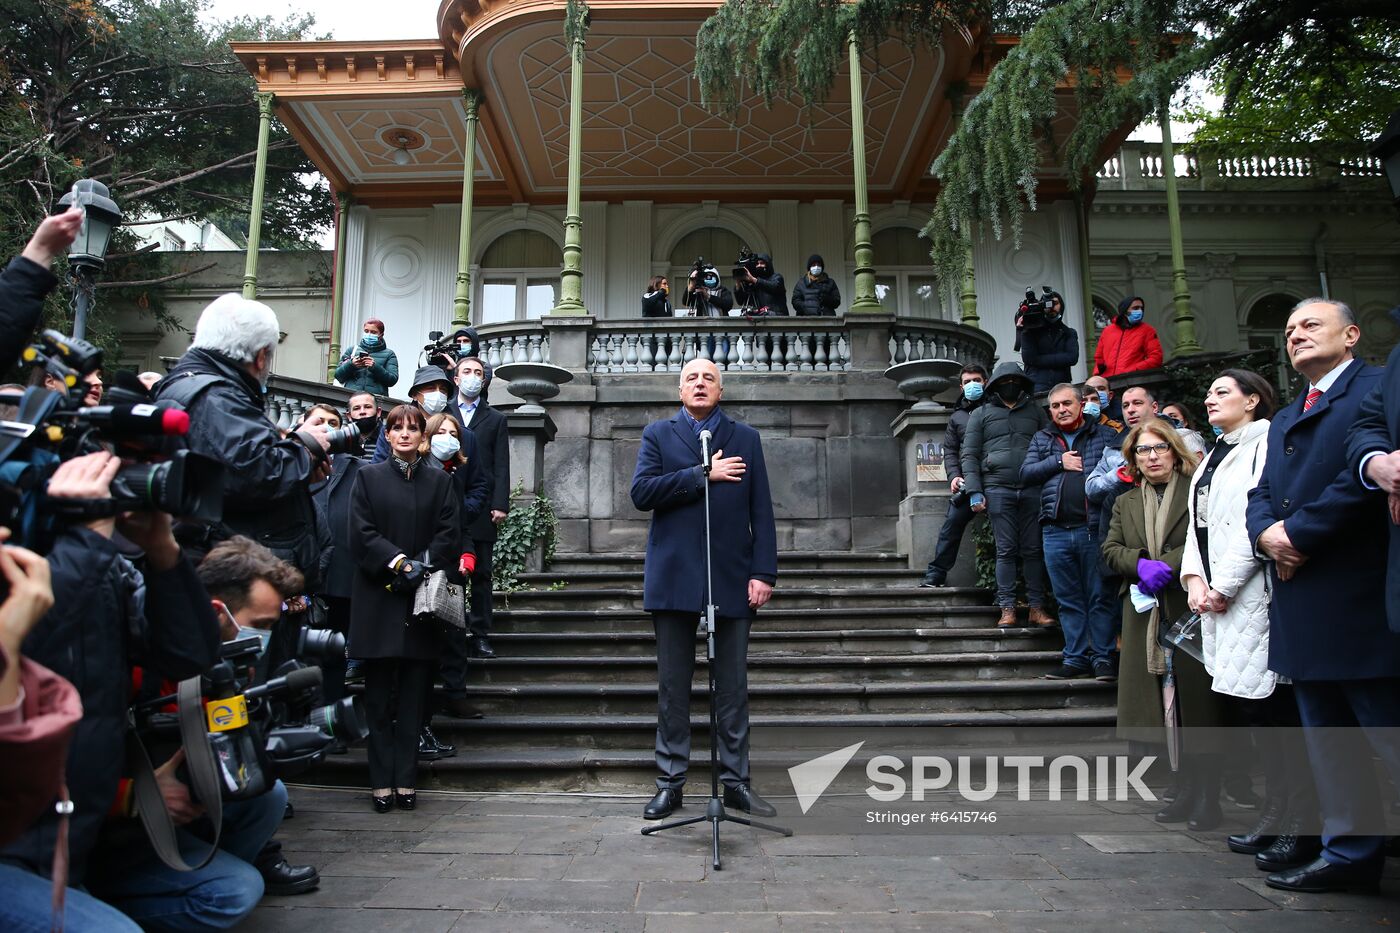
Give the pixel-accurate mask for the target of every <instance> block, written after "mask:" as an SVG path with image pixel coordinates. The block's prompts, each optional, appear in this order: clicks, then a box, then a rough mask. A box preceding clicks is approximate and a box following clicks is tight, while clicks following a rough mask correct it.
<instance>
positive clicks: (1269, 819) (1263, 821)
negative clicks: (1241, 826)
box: [1225, 797, 1288, 855]
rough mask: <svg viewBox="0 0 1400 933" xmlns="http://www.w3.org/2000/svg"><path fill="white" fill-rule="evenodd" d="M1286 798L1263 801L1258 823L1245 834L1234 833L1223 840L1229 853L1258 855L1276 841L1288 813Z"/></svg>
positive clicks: (1272, 798)
mask: <svg viewBox="0 0 1400 933" xmlns="http://www.w3.org/2000/svg"><path fill="white" fill-rule="evenodd" d="M1287 800H1288V798H1287V797H1269V798H1268V799H1266V800H1265V801H1264V809H1263V810H1261V811H1260V813H1259V822H1257V823H1255V824H1254V828H1253V829H1251V830H1250V831H1249V832H1247V833H1236V834H1235V835H1233V836H1231V837H1229V838H1228V839H1227V840H1225V843H1226V845H1228V846H1229V847H1230V851H1231V852H1238V853H1240V854H1241V855H1258V854H1259V853H1260V852H1263V851H1264V850H1265V849H1267V848H1268V847H1269V846H1271V845H1273V844H1274V842H1275V841H1277V839H1278V834H1279V831H1280V830H1281V829H1282V828H1283V818H1284V814H1286V813H1287V812H1288V805H1287Z"/></svg>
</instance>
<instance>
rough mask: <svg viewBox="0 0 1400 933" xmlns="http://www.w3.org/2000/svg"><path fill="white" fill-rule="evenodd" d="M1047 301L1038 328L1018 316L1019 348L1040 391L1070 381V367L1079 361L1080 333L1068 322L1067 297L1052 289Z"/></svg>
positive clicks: (1033, 381) (1023, 360) (1028, 373)
mask: <svg viewBox="0 0 1400 933" xmlns="http://www.w3.org/2000/svg"><path fill="white" fill-rule="evenodd" d="M1047 304H1048V307H1047V308H1046V310H1045V322H1044V323H1043V324H1041V325H1040V326H1038V327H1031V326H1028V325H1027V323H1026V317H1025V315H1024V314H1019V313H1018V314H1017V315H1016V349H1017V350H1020V351H1021V361H1022V362H1023V363H1025V364H1026V375H1027V376H1028V377H1029V378H1030V380H1031V383H1032V384H1034V386H1035V391H1036V392H1037V393H1040V392H1048V391H1049V390H1050V387H1051V386H1054V385H1059V384H1060V383H1062V382H1069V381H1070V369H1071V367H1073V366H1074V364H1075V363H1078V362H1079V334H1078V333H1077V332H1076V331H1075V330H1074V328H1072V327H1070V326H1069V325H1068V324H1066V323H1065V321H1064V313H1065V303H1064V299H1062V298H1061V297H1060V296H1059V294H1058V293H1055V292H1051V293H1050V295H1049V296H1048V298H1047Z"/></svg>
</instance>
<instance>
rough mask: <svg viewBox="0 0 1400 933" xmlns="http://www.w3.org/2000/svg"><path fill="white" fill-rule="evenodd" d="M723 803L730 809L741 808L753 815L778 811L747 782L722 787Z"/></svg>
mask: <svg viewBox="0 0 1400 933" xmlns="http://www.w3.org/2000/svg"><path fill="white" fill-rule="evenodd" d="M724 805H725V806H726V807H728V808H729V809H731V810H743V811H744V812H745V813H752V814H753V815H754V816H777V815H778V811H777V809H775V808H774V806H773V805H772V804H771V803H769V802H768V801H766V800H764V799H763V798H762V797H760V796H758V794H756V793H754V789H753V788H752V787H750V786H749V785H747V784H735V785H734V786H733V787H725V788H724Z"/></svg>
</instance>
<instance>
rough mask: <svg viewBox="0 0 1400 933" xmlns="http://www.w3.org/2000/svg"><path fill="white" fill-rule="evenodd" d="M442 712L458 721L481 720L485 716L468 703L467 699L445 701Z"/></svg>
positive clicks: (459, 698)
mask: <svg viewBox="0 0 1400 933" xmlns="http://www.w3.org/2000/svg"><path fill="white" fill-rule="evenodd" d="M442 710H443V712H445V713H450V714H452V715H453V716H456V717H457V718H458V719H480V718H481V717H482V716H484V715H485V714H484V713H482V711H481V710H479V709H477V708H476V707H475V706H472V705H471V704H470V703H468V702H467V698H466V697H452V698H451V699H449V700H445V701H443V704H442Z"/></svg>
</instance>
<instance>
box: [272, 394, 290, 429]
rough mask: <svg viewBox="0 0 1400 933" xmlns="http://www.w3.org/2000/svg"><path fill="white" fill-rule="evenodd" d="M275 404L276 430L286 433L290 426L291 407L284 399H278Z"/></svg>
mask: <svg viewBox="0 0 1400 933" xmlns="http://www.w3.org/2000/svg"><path fill="white" fill-rule="evenodd" d="M275 404H276V405H277V420H276V422H275V424H276V425H277V430H279V431H286V430H287V429H289V428H290V427H291V426H292V412H291V406H290V405H288V404H287V400H286V399H285V398H278V399H277V401H276V403H275Z"/></svg>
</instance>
